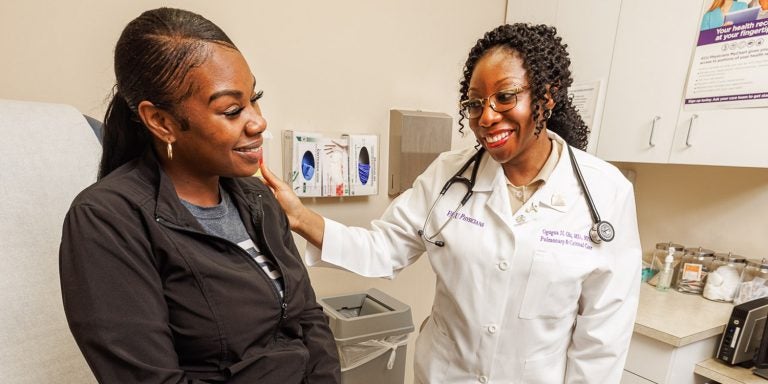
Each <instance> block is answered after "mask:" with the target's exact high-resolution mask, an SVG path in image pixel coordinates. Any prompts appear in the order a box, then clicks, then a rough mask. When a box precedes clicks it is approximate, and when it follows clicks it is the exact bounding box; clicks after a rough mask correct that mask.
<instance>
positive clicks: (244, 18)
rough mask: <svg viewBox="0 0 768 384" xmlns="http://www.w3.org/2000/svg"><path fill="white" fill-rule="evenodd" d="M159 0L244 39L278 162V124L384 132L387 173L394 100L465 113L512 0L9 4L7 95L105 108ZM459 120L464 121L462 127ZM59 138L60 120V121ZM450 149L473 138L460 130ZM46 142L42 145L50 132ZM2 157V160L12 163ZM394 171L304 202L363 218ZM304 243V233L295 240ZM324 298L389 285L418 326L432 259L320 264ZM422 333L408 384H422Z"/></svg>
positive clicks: (0, 29) (5, 13)
mask: <svg viewBox="0 0 768 384" xmlns="http://www.w3.org/2000/svg"><path fill="white" fill-rule="evenodd" d="M162 5H168V6H178V7H182V8H186V9H189V10H192V11H196V12H199V13H201V14H203V15H204V16H206V17H208V18H209V19H211V20H212V21H214V22H215V23H217V24H218V25H219V26H221V27H222V29H224V30H225V31H226V32H227V33H228V34H229V36H230V37H231V38H232V39H233V40H234V41H235V43H236V44H237V45H238V46H239V48H240V49H241V51H242V52H243V54H244V56H245V57H246V59H247V60H248V62H249V64H250V66H251V68H252V70H253V73H254V74H255V76H256V79H257V87H258V88H261V89H264V91H265V97H264V99H263V101H262V102H260V104H261V106H262V110H263V112H264V115H265V117H266V118H267V121H268V122H269V131H271V132H272V134H273V135H274V138H273V139H271V140H269V141H268V142H267V145H266V150H267V153H266V159H267V162H268V165H269V166H270V167H271V168H272V169H273V170H274V171H276V172H280V171H282V165H281V162H280V159H281V157H280V153H281V148H280V132H281V131H282V130H284V129H293V130H308V131H318V132H328V133H331V132H339V133H341V132H349V133H374V134H378V135H379V136H380V138H381V143H380V148H381V156H380V158H379V172H380V173H381V174H386V172H387V161H388V156H387V148H388V145H389V143H388V123H389V109H390V108H403V109H422V110H424V111H436V112H445V113H449V114H451V115H453V116H454V118H456V117H457V116H456V113H455V110H456V107H455V106H456V104H457V99H458V80H459V78H460V75H461V69H462V65H463V62H464V59H465V57H466V54H467V52H468V50H469V48H470V47H471V46H472V45H473V44H474V41H475V40H476V39H477V38H479V37H480V36H481V35H482V33H483V32H484V31H486V30H488V29H490V28H492V27H494V26H496V25H498V24H500V23H502V22H503V20H504V12H505V6H506V1H505V0H488V1H481V2H473V3H471V4H470V3H468V2H466V1H463V0H419V1H412V0H388V1H376V2H373V1H355V0H343V1H342V0H330V1H310V0H305V1H300V2H276V1H270V2H267V1H259V2H255V1H248V0H234V1H226V2H211V1H203V0H195V1H173V2H161V1H146V0H139V1H130V2H128V1H122V2H118V1H97V0H81V1H59V2H41V1H34V0H33V1H26V2H22V1H12V0H4V1H0V36H2V37H0V55H1V57H2V60H0V98H4V99H21V100H34V101H44V102H54V103H66V104H71V105H74V106H75V107H76V108H78V109H79V110H80V111H82V112H83V113H85V114H88V115H91V116H94V117H96V118H99V119H102V117H103V114H104V110H105V107H106V102H107V96H108V94H109V92H110V89H111V86H112V84H113V82H114V75H113V72H112V54H113V48H114V44H115V42H116V41H117V38H118V36H119V33H120V31H121V30H122V28H123V27H124V26H125V24H126V23H127V22H128V21H129V20H130V19H132V18H134V17H135V16H137V15H138V14H139V13H140V12H141V11H143V10H145V9H150V8H155V7H158V6H162ZM456 128H458V126H456ZM50 134H51V140H55V139H56V128H55V127H51V128H50ZM453 139H454V140H453V146H454V147H459V146H464V145H469V144H471V143H472V139H471V135H470V136H467V137H465V138H461V137H460V136H459V135H458V134H456V133H454V137H453ZM40 146H41V150H45V143H40ZM3 166H6V165H5V164H4V165H3ZM386 191H387V183H386V178H380V179H379V194H378V195H376V196H370V197H355V198H344V199H340V198H322V199H308V200H306V202H307V203H308V205H310V206H312V207H313V208H315V209H317V210H318V211H319V212H320V213H322V214H324V215H326V216H328V217H330V218H333V219H335V220H338V221H341V222H344V223H348V224H354V225H364V226H367V225H368V223H369V222H370V220H372V219H374V218H376V217H378V216H379V215H380V214H381V213H382V212H383V211H384V209H385V208H386V206H387V205H388V204H389V203H390V201H391V199H390V198H389V197H388V196H387V192H386ZM297 244H298V245H299V248H300V250H302V251H303V250H304V247H305V243H304V241H303V240H301V239H300V238H297ZM310 276H311V279H312V282H313V284H314V287H315V290H316V292H317V294H318V296H330V295H336V294H343V293H348V292H357V291H361V290H365V289H368V288H371V287H376V288H379V289H381V290H383V291H385V292H387V293H388V294H390V295H392V296H394V297H395V298H397V299H399V300H401V301H403V302H405V303H407V304H408V305H410V306H411V309H412V310H413V320H414V323H415V326H416V327H418V325H419V324H420V323H421V321H422V320H423V319H424V318H425V317H426V316H427V314H428V313H429V310H430V308H431V303H432V296H433V293H434V275H433V273H432V271H431V269H430V267H429V264H428V263H427V262H426V260H425V259H422V260H419V261H418V262H417V263H416V264H415V265H414V266H413V267H411V268H409V269H407V270H405V271H404V272H403V273H402V274H400V275H399V276H398V277H397V278H396V279H395V280H394V281H390V280H382V279H365V278H361V277H357V276H355V275H353V274H351V273H347V272H343V271H339V270H333V269H325V268H313V269H310ZM413 339H414V338H413V337H412V338H411V343H410V345H409V347H408V361H407V369H406V379H407V380H406V382H408V383H410V382H412V361H413V351H414V348H413V346H414V345H413Z"/></svg>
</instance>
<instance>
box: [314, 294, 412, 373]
mask: <svg viewBox="0 0 768 384" xmlns="http://www.w3.org/2000/svg"><path fill="white" fill-rule="evenodd" d="M317 301H318V303H320V305H322V306H323V310H324V311H325V313H326V314H327V315H328V317H329V321H330V327H331V331H333V336H334V338H335V340H336V347H337V348H338V350H339V359H340V360H341V382H342V384H363V383H365V384H402V383H403V382H404V381H405V354H406V351H407V343H408V334H410V333H411V332H413V319H412V318H411V307H409V306H408V305H406V304H404V303H402V302H400V301H397V300H395V299H394V298H392V297H391V296H389V295H387V294H385V293H384V292H381V291H379V290H378V289H375V288H371V289H369V290H367V291H366V292H361V293H353V294H348V295H342V296H333V297H325V298H319V299H318V300H317Z"/></svg>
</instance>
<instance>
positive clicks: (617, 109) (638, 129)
mask: <svg viewBox="0 0 768 384" xmlns="http://www.w3.org/2000/svg"><path fill="white" fill-rule="evenodd" d="M700 7H701V0H676V1H666V0H645V1H622V4H621V13H620V16H619V28H618V31H617V34H616V40H615V43H614V49H613V62H612V64H611V75H610V78H609V80H608V90H607V93H606V100H605V110H604V112H603V123H602V129H601V131H600V138H599V142H598V144H597V155H598V156H600V157H601V158H603V159H605V160H615V161H636V162H650V163H666V162H668V160H669V153H670V148H672V142H673V140H674V137H675V128H676V126H677V118H678V112H679V111H680V105H681V100H682V98H683V87H684V85H685V77H686V75H687V73H688V63H689V61H690V57H691V49H692V42H693V41H694V37H695V34H696V27H697V26H698V23H697V22H696V20H697V19H698V17H699V9H700Z"/></svg>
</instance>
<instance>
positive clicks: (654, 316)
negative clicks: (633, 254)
mask: <svg viewBox="0 0 768 384" xmlns="http://www.w3.org/2000/svg"><path fill="white" fill-rule="evenodd" d="M732 310H733V304H731V303H719V302H715V301H712V300H707V299H705V298H704V297H702V296H701V295H691V294H687V293H680V292H677V291H676V290H673V289H670V290H669V291H666V292H660V291H657V290H656V288H655V287H653V286H651V285H649V284H648V283H642V286H641V287H640V306H639V307H638V310H637V318H636V319H635V332H636V333H639V334H641V335H645V336H648V337H650V338H652V339H655V340H658V341H661V342H663V343H667V344H669V345H672V346H674V347H682V346H684V345H688V344H690V343H693V342H696V341H699V340H704V339H706V338H709V337H712V336H716V335H719V334H722V333H723V330H724V329H725V324H727V323H728V319H730V317H731V311H732ZM756 377H757V376H756Z"/></svg>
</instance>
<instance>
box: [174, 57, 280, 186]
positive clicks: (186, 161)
mask: <svg viewBox="0 0 768 384" xmlns="http://www.w3.org/2000/svg"><path fill="white" fill-rule="evenodd" d="M211 51H212V53H211V55H210V57H208V59H207V60H206V61H205V62H204V63H203V64H202V65H200V66H199V67H197V68H195V69H193V70H192V71H191V72H190V74H189V76H188V84H191V85H192V88H191V89H192V90H193V92H192V94H191V96H190V97H188V98H187V99H185V100H184V101H182V102H181V104H180V105H179V106H178V110H179V111H180V113H181V115H182V119H184V120H185V121H186V123H187V124H186V127H185V129H182V128H178V129H175V132H174V133H175V139H176V141H175V142H174V144H173V160H171V161H167V162H166V164H165V165H166V167H168V168H170V170H171V172H173V174H175V175H183V176H184V177H187V178H190V179H198V180H205V179H208V178H212V177H218V176H224V177H243V176H251V175H253V174H254V173H256V171H257V170H258V167H259V162H260V161H261V157H262V148H261V146H262V144H263V141H264V139H263V137H262V133H263V132H264V130H266V128H267V122H266V120H264V118H263V117H262V116H261V110H260V109H259V104H258V99H259V98H260V97H261V93H260V92H257V91H256V90H255V86H256V84H255V83H256V81H255V79H254V77H253V74H251V71H250V69H249V67H248V64H247V63H246V61H245V59H244V58H243V56H242V55H241V54H240V52H238V51H237V50H234V49H230V48H227V47H224V46H221V45H218V44H211ZM180 126H182V125H181V124H180ZM160 153H164V152H162V151H161V152H160Z"/></svg>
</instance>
